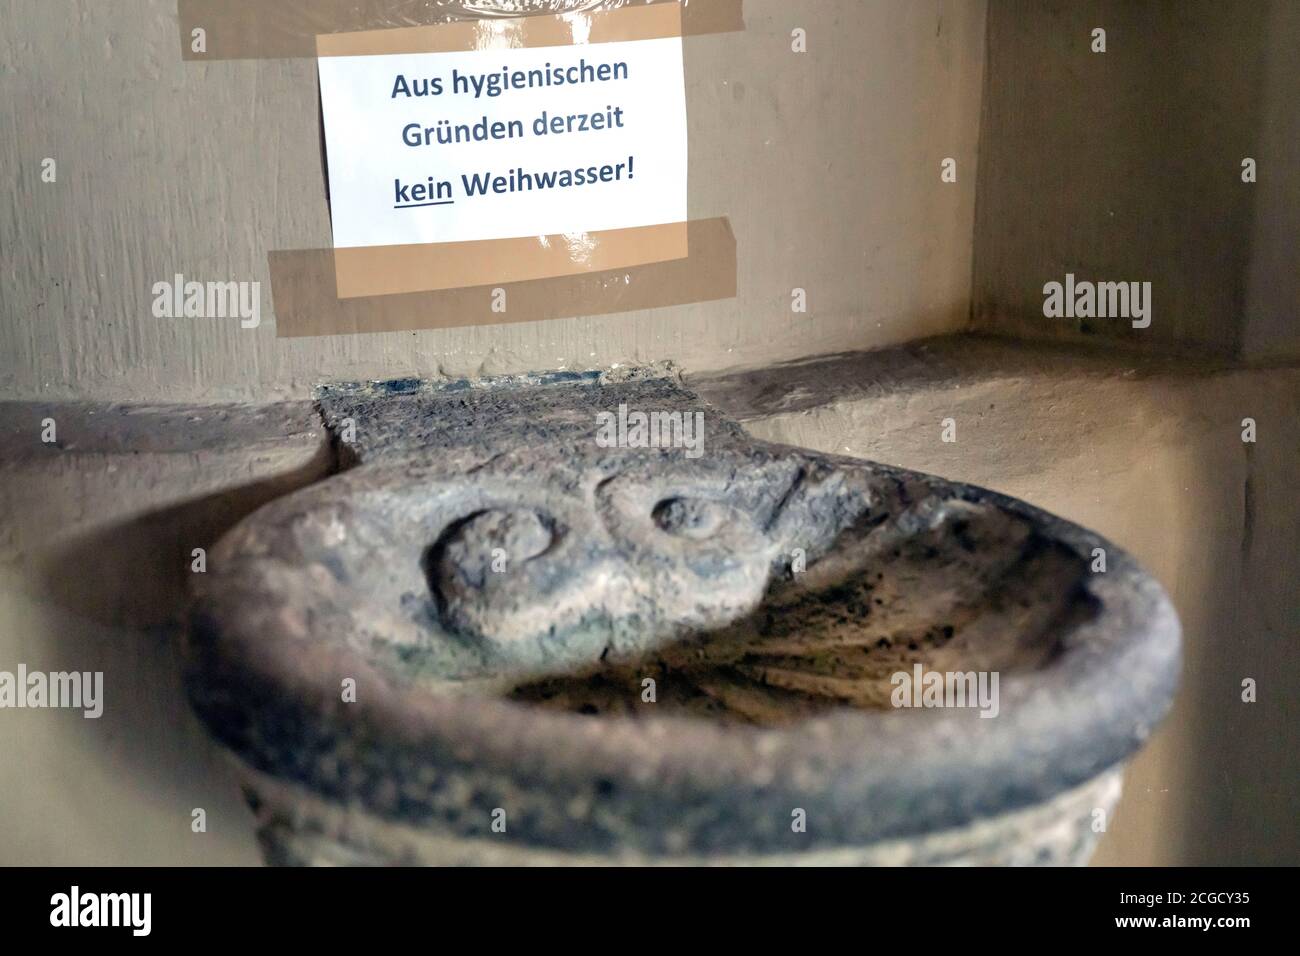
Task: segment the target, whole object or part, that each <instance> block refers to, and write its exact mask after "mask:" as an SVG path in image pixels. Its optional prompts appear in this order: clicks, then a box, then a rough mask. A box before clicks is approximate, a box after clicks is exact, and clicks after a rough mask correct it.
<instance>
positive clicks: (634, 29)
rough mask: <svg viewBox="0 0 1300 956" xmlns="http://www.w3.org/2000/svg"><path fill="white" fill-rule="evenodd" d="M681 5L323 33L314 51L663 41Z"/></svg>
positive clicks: (370, 52)
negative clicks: (400, 28) (570, 15)
mask: <svg viewBox="0 0 1300 956" xmlns="http://www.w3.org/2000/svg"><path fill="white" fill-rule="evenodd" d="M681 9H682V8H681V7H679V6H678V5H677V4H676V3H654V4H648V5H646V6H644V7H620V8H619V9H618V10H593V11H591V12H590V13H586V14H584V15H583V16H582V17H579V18H575V17H565V16H547V17H542V16H536V17H512V18H510V19H491V20H463V21H461V22H459V23H442V24H438V25H437V26H427V27H409V28H407V29H404V30H366V31H363V32H360V33H323V34H321V35H320V36H318V37H317V38H316V52H317V53H318V54H319V55H320V56H377V55H383V54H394V53H456V52H461V51H463V50H496V49H504V50H518V49H534V48H537V47H546V46H573V45H581V44H587V43H618V42H622V41H625V40H661V39H665V38H668V37H678V36H681V35H682V16H681Z"/></svg>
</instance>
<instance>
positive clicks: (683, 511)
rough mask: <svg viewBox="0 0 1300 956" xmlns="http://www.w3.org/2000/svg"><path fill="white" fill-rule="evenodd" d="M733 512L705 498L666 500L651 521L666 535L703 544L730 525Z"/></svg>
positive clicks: (725, 506)
mask: <svg viewBox="0 0 1300 956" xmlns="http://www.w3.org/2000/svg"><path fill="white" fill-rule="evenodd" d="M734 512H735V509H734V508H732V507H731V506H730V505H726V504H723V503H722V502H718V501H710V500H708V499H707V498H665V499H664V500H663V501H660V502H659V504H657V505H655V507H654V510H653V511H652V512H651V514H650V517H651V518H652V519H653V521H654V523H655V525H656V526H657V527H658V528H659V530H660V531H663V532H664V533H665V534H671V535H673V536H675V537H678V538H689V539H691V540H694V541H702V540H704V539H705V538H711V537H713V536H714V535H715V534H717V533H718V531H719V530H720V529H721V528H723V527H724V526H725V525H726V524H728V523H729V522H730V521H732V519H733V517H734Z"/></svg>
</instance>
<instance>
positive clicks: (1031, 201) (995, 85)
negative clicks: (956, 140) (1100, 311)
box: [972, 0, 1300, 358]
mask: <svg viewBox="0 0 1300 956" xmlns="http://www.w3.org/2000/svg"><path fill="white" fill-rule="evenodd" d="M1098 28H1100V29H1104V30H1105V31H1106V36H1105V40H1106V50H1105V52H1104V53H1099V52H1094V51H1093V49H1092V44H1093V35H1092V31H1093V30H1094V29H1098ZM1298 42H1300V7H1298V6H1297V4H1296V3H1295V2H1294V0H1147V2H1142V3H1133V2H1129V0H1003V2H999V3H995V4H991V5H990V6H989V20H988V43H989V46H988V50H989V54H988V64H987V70H986V80H985V94H984V100H983V105H982V110H983V120H982V128H981V139H980V182H979V186H978V200H977V209H976V232H975V249H976V253H975V272H974V283H973V289H972V297H973V300H974V309H973V314H974V320H975V326H976V327H977V328H980V329H985V330H989V331H997V332H1004V333H1011V334H1014V335H1025V336H1035V337H1052V338H1067V339H1077V340H1090V339H1091V340H1104V341H1113V340H1123V341H1124V342H1125V344H1126V345H1132V346H1136V347H1152V348H1155V349H1168V348H1171V347H1172V348H1179V349H1199V350H1208V351H1212V352H1216V353H1219V354H1222V355H1227V356H1243V357H1248V358H1263V357H1268V358H1280V357H1286V356H1290V357H1294V356H1297V355H1300V324H1298V323H1297V311H1298V308H1297V307H1298V306H1300V278H1297V276H1300V252H1298V251H1297V250H1298V249H1300V245H1298V244H1297V242H1296V235H1297V233H1298V232H1300V203H1297V202H1296V197H1297V188H1298V187H1297V185H1296V182H1295V177H1294V176H1293V175H1291V171H1292V170H1294V169H1295V168H1296V150H1297V148H1298V147H1297V135H1296V134H1297V119H1296V116H1297V112H1296V108H1295V107H1296V101H1297V97H1298V96H1300V83H1298V78H1300V74H1298V73H1297V65H1296V57H1295V50H1296V45H1297V43H1298ZM1248 157H1249V158H1252V159H1254V160H1255V162H1256V165H1257V181H1256V182H1254V183H1245V182H1243V181H1242V160H1243V159H1245V158H1248ZM1067 272H1072V273H1074V274H1075V276H1076V277H1077V278H1078V279H1086V280H1090V281H1144V282H1150V283H1151V284H1152V289H1151V293H1152V302H1153V307H1152V315H1151V325H1150V327H1149V328H1145V329H1134V328H1132V327H1131V325H1130V323H1129V321H1128V320H1126V319H1123V318H1120V319H1115V318H1104V319H1103V318H1094V319H1075V318H1046V317H1044V315H1043V301H1044V295H1043V285H1044V283H1047V282H1051V281H1058V282H1060V281H1062V280H1064V277H1065V275H1066V273H1067Z"/></svg>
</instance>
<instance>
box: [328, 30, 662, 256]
mask: <svg viewBox="0 0 1300 956" xmlns="http://www.w3.org/2000/svg"><path fill="white" fill-rule="evenodd" d="M318 62H319V70H320V87H321V100H322V104H323V110H324V119H325V141H326V148H327V162H328V167H329V186H330V207H331V214H332V218H333V227H334V245H335V247H337V248H344V247H365V246H388V245H404V244H413V243H446V242H462V241H470V240H482V239H506V238H517V237H527V236H546V235H555V234H565V233H578V232H586V231H594V230H608V229H624V228H629V227H637V226H649V225H657V224H662V223H675V222H684V221H685V220H686V218H687V208H686V184H687V146H686V97H685V89H684V84H683V78H682V45H681V37H680V36H677V37H667V38H656V39H639V40H628V41H621V42H602V43H583V44H573V45H561V46H540V47H527V48H518V49H495V48H494V49H482V50H468V51H460V52H438V53H393V54H382V55H366V56H322V57H320V59H319V61H318Z"/></svg>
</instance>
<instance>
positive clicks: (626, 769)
mask: <svg viewBox="0 0 1300 956" xmlns="http://www.w3.org/2000/svg"><path fill="white" fill-rule="evenodd" d="M771 447H774V448H776V447H779V446H771ZM819 457H822V458H824V459H825V460H829V461H832V462H835V461H839V462H842V463H846V464H851V465H853V466H855V467H862V466H864V465H866V466H870V467H874V468H876V469H877V470H879V471H882V472H903V471H904V470H902V469H897V468H894V467H891V466H880V465H876V464H874V463H871V462H864V461H862V460H860V459H849V458H845V457H843V456H819ZM907 473H908V474H913V475H916V474H919V473H916V472H907ZM344 477H346V473H345V474H344V475H340V476H336V477H335V478H333V479H328V480H327V481H326V482H323V483H321V484H320V485H317V486H314V487H313V489H307V491H309V492H310V491H315V493H317V494H319V495H321V496H322V500H326V501H329V500H334V498H333V497H332V491H333V490H332V489H331V488H330V487H329V485H330V483H331V482H334V481H337V480H338V479H340V478H344ZM924 477H927V478H930V479H931V480H932V481H933V483H934V484H935V486H936V487H938V488H942V489H944V490H946V491H947V492H949V493H951V494H953V495H971V496H974V497H975V498H976V499H977V500H980V501H984V502H988V503H990V504H992V505H994V506H996V507H999V508H1002V509H1004V510H1007V511H1009V512H1012V513H1014V514H1016V515H1019V516H1022V517H1024V518H1027V519H1028V520H1029V521H1031V523H1032V524H1033V525H1034V527H1035V529H1036V530H1037V531H1038V532H1039V533H1041V534H1043V535H1045V536H1046V537H1048V538H1049V539H1051V540H1055V541H1057V542H1059V543H1061V544H1063V545H1065V546H1067V547H1068V548H1070V549H1071V550H1072V551H1073V552H1074V553H1076V554H1077V555H1079V557H1080V559H1081V560H1083V559H1084V558H1085V557H1089V556H1090V555H1091V552H1092V549H1093V548H1095V547H1104V548H1106V552H1107V559H1108V564H1109V570H1108V571H1107V572H1106V573H1104V574H1097V575H1092V576H1090V577H1088V578H1086V579H1085V582H1084V586H1085V588H1086V590H1087V591H1088V592H1089V593H1091V594H1092V595H1093V596H1094V597H1096V598H1097V599H1098V601H1099V604H1098V607H1099V608H1100V610H1099V613H1098V615H1097V616H1096V617H1094V618H1093V619H1092V620H1089V621H1086V622H1084V623H1083V624H1081V625H1080V626H1079V627H1078V628H1077V629H1076V631H1075V632H1074V633H1073V640H1072V642H1071V647H1070V648H1069V649H1067V650H1066V651H1065V652H1063V653H1062V654H1061V655H1059V657H1058V658H1057V659H1056V660H1055V661H1054V662H1053V664H1052V665H1051V666H1049V667H1046V668H1044V669H1041V670H1038V671H1033V672H1024V673H1008V674H1006V675H1004V679H1003V683H1002V688H1001V697H1002V707H1001V709H1002V713H1001V714H1000V716H999V717H998V718H996V719H993V720H983V719H979V718H977V717H976V716H975V714H974V713H972V712H969V711H967V712H956V711H921V712H916V713H891V712H868V711H860V710H844V711H837V712H835V713H833V714H830V715H826V716H819V717H814V718H810V719H807V720H804V721H802V722H799V723H795V724H791V725H789V726H786V727H779V728H750V727H745V726H727V727H722V726H718V725H716V724H714V723H712V722H710V721H707V720H701V719H694V718H684V717H650V718H638V719H628V718H618V717H604V718H593V717H588V716H582V715H576V714H567V713H560V712H555V711H547V710H543V709H540V708H536V707H532V706H529V705H526V704H519V703H514V702H510V701H506V700H501V699H494V698H489V697H473V696H463V697H461V696H439V697H435V696H432V695H430V694H428V693H426V692H424V691H420V690H415V691H410V690H405V689H403V688H399V687H395V686H393V685H392V684H391V683H390V682H389V681H388V680H387V679H386V678H385V677H384V676H383V675H382V674H381V673H380V672H378V671H377V670H375V669H374V668H372V667H371V666H370V665H369V664H368V663H367V662H366V661H364V659H362V658H361V656H360V655H358V654H354V653H351V652H348V651H345V650H343V649H342V648H339V647H337V646H330V647H328V648H321V647H317V648H314V649H313V654H314V655H316V656H314V657H313V660H314V663H315V664H320V663H321V657H320V656H319V655H321V654H324V655H327V656H328V658H329V666H328V667H320V668H319V669H318V670H317V671H316V672H315V676H316V677H317V678H319V680H318V681H313V680H312V679H311V678H312V676H313V675H312V673H311V672H310V671H309V669H306V668H303V667H300V666H297V665H300V664H301V662H302V660H303V658H302V657H301V656H300V653H299V652H300V651H301V649H299V648H291V647H287V646H281V647H276V646H273V645H274V643H275V642H267V641H266V640H265V637H266V635H265V634H260V633H259V634H239V633H233V632H230V631H223V632H222V634H221V637H220V645H221V647H220V648H218V647H217V646H216V645H215V644H214V643H213V641H212V637H213V635H212V632H211V630H205V628H210V627H211V624H210V621H207V620H205V617H204V615H205V614H206V613H208V612H209V610H210V609H207V610H205V606H204V602H205V599H204V598H202V597H201V599H200V602H199V604H198V606H197V607H196V616H195V623H196V628H195V635H196V636H195V637H192V638H191V643H190V650H191V654H192V660H193V664H194V665H195V666H191V668H190V681H191V686H192V687H197V689H198V691H197V694H196V706H197V707H198V708H199V710H200V712H201V713H203V714H204V716H205V717H207V718H208V720H209V723H210V724H211V725H212V727H213V729H214V731H215V732H216V734H217V736H218V737H219V738H220V739H222V740H223V742H225V743H227V745H229V746H231V747H232V749H234V750H235V752H236V754H237V755H238V756H240V757H241V759H243V760H245V761H246V762H248V763H249V765H250V766H252V767H254V768H256V769H258V770H264V771H271V772H277V771H282V770H283V768H281V767H277V766H276V765H275V762H274V761H273V760H269V759H268V758H267V756H266V755H265V754H259V753H257V752H256V750H250V749H248V747H247V746H246V745H247V743H248V742H247V740H244V739H241V737H240V735H239V734H238V733H233V732H232V731H231V729H230V725H229V724H228V723H227V721H228V720H229V718H230V716H231V715H230V713H229V712H227V711H226V710H223V709H222V707H220V706H218V707H215V708H214V707H212V706H210V703H211V700H210V699H209V700H208V705H205V703H204V701H205V696H209V695H210V691H211V690H212V688H213V687H216V688H217V689H218V690H219V692H222V693H228V694H231V695H233V696H232V698H231V699H232V700H235V701H241V699H242V703H237V704H236V705H235V706H236V707H240V706H242V707H245V708H247V709H248V710H249V711H250V712H251V713H252V714H253V717H252V718H251V719H253V720H254V721H255V720H257V719H258V715H259V714H260V713H261V712H262V710H263V709H265V708H270V709H272V710H274V709H275V708H277V707H284V706H289V707H290V708H291V709H293V710H295V711H297V716H298V717H300V718H305V719H306V720H307V721H308V722H310V721H312V720H317V719H325V720H327V721H331V722H333V721H337V722H338V724H339V726H342V727H346V728H350V730H349V732H352V733H357V734H359V735H360V736H361V737H362V738H363V739H366V740H367V741H372V742H373V741H382V742H383V747H384V748H386V749H387V750H389V751H391V753H390V754H389V755H390V756H391V757H392V758H393V759H395V760H398V759H400V760H402V761H406V762H411V763H412V764H414V765H422V764H423V765H427V766H430V767H433V768H448V767H461V768H474V769H475V771H476V772H479V773H482V774H485V775H486V776H487V777H488V778H491V779H500V780H508V781H511V782H512V783H513V784H517V785H519V786H523V787H528V788H555V789H556V790H557V791H559V792H564V793H583V792H586V791H588V790H590V789H591V788H593V787H600V788H605V789H610V790H611V791H612V794H611V795H609V796H608V799H609V801H610V802H611V803H612V804H613V805H614V806H615V807H619V806H623V807H625V808H626V809H628V811H629V812H633V813H634V805H635V804H636V803H637V802H638V801H644V800H647V799H651V800H660V801H662V800H664V799H665V795H666V794H671V795H672V799H675V800H678V801H685V802H687V803H689V802H690V801H692V800H698V799H708V800H710V801H713V802H715V803H718V804H719V806H720V807H723V808H730V809H731V810H732V811H733V812H742V811H743V812H752V806H753V805H754V801H755V800H758V799H760V798H761V799H762V800H764V801H768V802H775V803H778V804H779V803H782V802H785V803H787V804H789V805H795V806H805V807H808V808H809V810H810V813H811V812H813V809H814V808H815V809H816V810H817V812H819V813H820V814H822V816H823V818H824V819H825V820H826V821H827V822H828V824H829V826H828V827H827V828H826V830H825V831H824V836H819V839H823V838H825V839H830V840H831V841H835V840H854V841H858V842H862V841H864V840H865V841H871V840H876V839H884V838H887V837H893V836H900V835H907V834H908V833H911V832H922V831H926V830H933V829H937V828H943V827H949V826H955V825H960V824H962V823H965V822H968V821H970V820H973V819H979V818H981V817H986V816H992V815H996V814H998V813H1002V812H1005V811H1007V810H1008V809H1015V808H1019V807H1023V806H1028V805H1031V804H1034V803H1037V802H1041V801H1042V800H1044V799H1048V798H1050V797H1051V796H1054V795H1055V794H1057V793H1060V792H1062V791H1064V790H1067V789H1069V788H1071V787H1073V786H1075V785H1077V784H1080V783H1082V782H1084V781H1086V780H1088V779H1091V778H1092V777H1094V776H1096V775H1097V774H1099V773H1101V772H1103V771H1104V770H1106V769H1108V768H1110V767H1113V766H1115V765H1117V764H1119V763H1121V762H1122V761H1123V760H1125V759H1126V758H1127V757H1129V756H1130V755H1131V754H1132V753H1133V752H1134V751H1135V750H1136V749H1137V748H1138V747H1139V746H1141V744H1142V743H1143V742H1144V740H1145V739H1146V737H1147V736H1148V735H1149V734H1150V732H1151V730H1152V729H1153V727H1154V726H1155V724H1156V723H1157V722H1158V721H1159V719H1160V718H1161V717H1162V716H1163V715H1164V713H1165V712H1166V710H1167V709H1168V707H1169V704H1170V700H1171V698H1172V695H1173V691H1174V688H1175V685H1176V682H1177V675H1178V669H1179V651H1178V645H1179V625H1178V621H1177V617H1176V615H1175V613H1174V611H1173V608H1172V606H1171V604H1170V602H1169V600H1168V598H1167V596H1166V595H1165V594H1164V592H1163V590H1162V589H1161V588H1160V587H1159V585H1158V584H1157V583H1156V582H1155V581H1154V580H1153V579H1151V578H1150V577H1149V576H1148V575H1147V574H1146V573H1145V572H1144V571H1142V569H1141V568H1140V567H1139V566H1138V565H1137V564H1136V563H1135V562H1134V561H1133V559H1132V558H1131V557H1129V556H1128V555H1127V554H1126V553H1125V552H1123V551H1122V550H1121V549H1119V548H1117V547H1115V546H1113V545H1111V544H1109V543H1108V542H1106V541H1105V540H1104V539H1102V538H1100V537H1099V536H1097V535H1095V534H1093V533H1092V532H1090V531H1087V530H1086V529H1083V528H1081V527H1079V526H1077V525H1074V524H1072V523H1070V522H1066V521H1064V520H1062V519H1060V518H1057V517H1055V516H1053V515H1051V514H1049V513H1047V512H1044V511H1042V510H1040V509H1037V508H1035V507H1033V506H1031V505H1028V504H1026V503H1024V502H1021V501H1018V500H1016V499H1012V498H1009V497H1006V496H1004V495H1000V494H997V493H995V492H990V491H987V490H985V489H981V488H977V487H975V486H971V485H964V484H960V483H956V482H949V481H946V480H944V479H940V478H933V476H924ZM302 494H303V493H302V492H300V493H299V495H302ZM294 497H297V496H294ZM281 500H282V501H283V500H284V499H281ZM301 502H302V499H299V504H300V505H301ZM274 504H275V503H272V505H271V506H274ZM271 506H268V507H271ZM204 583H205V584H207V583H209V582H204ZM211 583H216V579H214V580H213V582H211ZM260 598H261V599H262V600H267V601H271V602H274V601H275V598H276V595H275V594H274V593H270V592H267V591H265V590H263V592H262V593H261V594H260ZM206 600H212V598H211V597H209V598H207V599H206ZM309 656H311V655H309ZM339 673H355V674H356V676H357V680H358V690H359V692H360V702H359V703H356V704H350V705H346V707H344V706H343V705H340V704H339V703H338V693H337V683H336V677H337V675H338V674H339ZM288 674H292V675H293V678H294V680H293V684H294V691H295V694H296V695H297V696H296V697H295V698H294V699H293V700H292V701H291V702H290V703H289V704H286V703H285V702H284V701H283V700H280V701H276V700H273V699H272V698H273V697H274V695H276V694H281V695H282V694H283V685H284V683H285V677H286V675H288ZM241 695H242V697H241ZM268 695H269V696H268ZM336 729H337V728H336ZM683 729H689V731H690V733H689V734H685V733H682V731H683ZM300 743H302V744H303V745H304V746H310V741H301V742H300ZM376 746H378V744H376ZM345 796H346V795H345ZM864 804H865V805H866V806H869V807H872V808H873V812H872V813H869V814H866V815H865V816H864V814H863V813H862V807H863V805H864ZM372 809H373V810H374V812H377V813H380V814H381V815H382V814H384V813H385V808H383V807H373V808H372ZM614 812H620V811H619V810H617V809H616V810H615V811H614ZM859 818H861V819H859ZM850 824H852V825H850Z"/></svg>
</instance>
